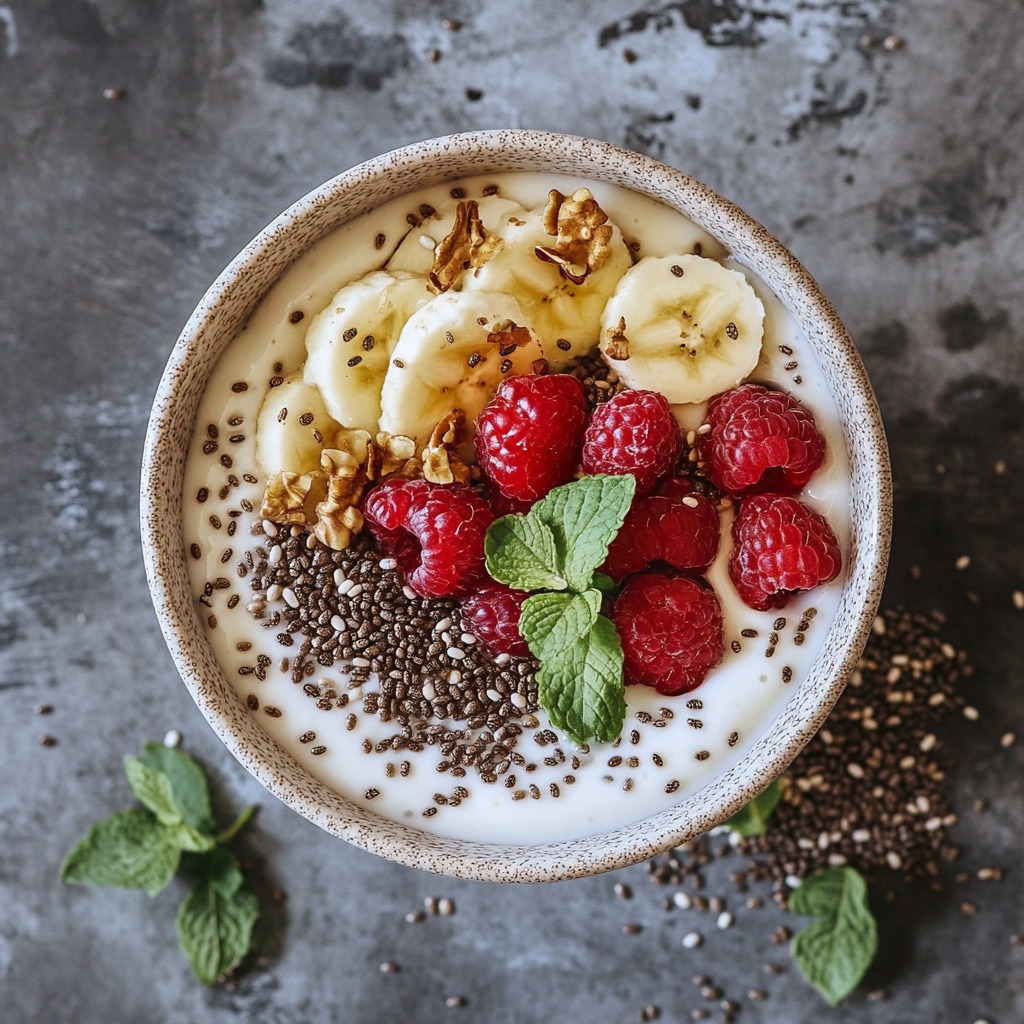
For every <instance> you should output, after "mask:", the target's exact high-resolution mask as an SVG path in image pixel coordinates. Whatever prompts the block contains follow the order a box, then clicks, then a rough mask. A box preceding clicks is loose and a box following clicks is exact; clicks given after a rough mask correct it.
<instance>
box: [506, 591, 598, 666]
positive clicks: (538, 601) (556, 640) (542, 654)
mask: <svg viewBox="0 0 1024 1024" xmlns="http://www.w3.org/2000/svg"><path fill="white" fill-rule="evenodd" d="M600 610H601V595H600V594H599V593H598V592H597V591H596V590H588V591H587V592H586V593H585V594H572V593H566V592H565V591H562V592H559V593H552V592H550V591H549V592H547V593H544V594H534V595H533V596H532V597H528V598H527V599H526V600H525V601H524V602H523V610H522V612H521V613H520V616H519V632H520V633H522V635H523V639H524V640H525V641H526V643H527V645H528V646H529V648H530V651H531V652H532V654H533V656H534V657H535V658H539V659H540V660H541V661H549V660H551V659H553V658H557V657H558V656H559V655H560V654H561V653H562V651H564V650H565V649H566V648H568V647H572V646H573V644H575V643H576V642H577V641H578V640H579V639H580V638H581V637H584V636H586V635H587V634H588V633H590V631H591V629H593V626H594V622H595V621H596V620H597V614H598V612H599V611H600Z"/></svg>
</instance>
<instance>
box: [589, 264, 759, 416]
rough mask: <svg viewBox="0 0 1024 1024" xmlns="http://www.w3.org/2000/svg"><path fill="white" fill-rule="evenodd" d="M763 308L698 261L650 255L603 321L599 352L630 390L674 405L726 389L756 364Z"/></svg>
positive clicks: (735, 278)
mask: <svg viewBox="0 0 1024 1024" xmlns="http://www.w3.org/2000/svg"><path fill="white" fill-rule="evenodd" d="M763 333H764V306H763V305H762V304H761V300H760V299H759V298H758V297H757V295H756V294H755V293H754V289H753V288H751V286H750V284H749V283H748V282H747V279H746V278H745V277H744V276H743V275H742V274H740V273H738V272H737V271H735V270H727V269H726V268H725V267H723V266H722V265H721V264H720V263H716V262H715V261H714V260H711V259H705V258H704V257H702V256H657V257H656V256H648V257H647V258H646V259H642V260H640V262H639V263H637V265H636V266H635V267H633V268H632V269H630V270H628V271H627V272H626V273H625V274H624V275H623V277H622V280H621V281H619V284H618V287H616V289H615V293H614V295H612V297H611V298H610V299H609V300H608V304H607V306H606V307H605V310H604V315H603V316H602V318H601V352H602V353H603V354H604V357H605V359H606V360H607V362H608V364H609V365H610V366H611V367H613V368H614V370H615V372H616V373H617V374H618V375H619V379H620V380H621V381H622V382H623V383H624V384H626V385H628V386H629V387H631V388H640V389H644V390H650V391H660V392H661V393H662V394H663V395H664V396H665V397H666V398H667V399H668V400H669V402H670V403H672V404H677V403H683V402H703V401H705V400H706V399H708V398H710V397H711V396H712V395H716V394H718V393H719V392H720V391H727V390H728V389H729V388H731V387H734V386H735V385H736V384H738V383H739V382H740V381H741V380H743V378H744V377H746V376H747V375H748V374H749V373H751V371H753V369H754V367H755V366H756V365H757V360H758V357H759V355H760V353H761V338H762V335H763Z"/></svg>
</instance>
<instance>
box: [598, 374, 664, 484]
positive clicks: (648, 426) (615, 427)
mask: <svg viewBox="0 0 1024 1024" xmlns="http://www.w3.org/2000/svg"><path fill="white" fill-rule="evenodd" d="M681 444H682V437H681V436H680V433H679V426H678V425H677V423H676V421H675V419H674V418H673V416H672V411H671V410H670V409H669V407H668V402H667V401H666V399H665V396H664V395H660V394H658V393H657V392H656V391H620V392H619V393H618V394H617V395H616V396H615V397H614V398H613V399H611V400H610V401H608V402H605V403H604V405H599V406H598V407H597V408H596V409H595V410H594V412H593V415H592V416H591V417H590V424H589V425H588V427H587V432H586V434H585V435H584V436H583V471H584V472H585V473H587V474H589V475H590V476H593V475H594V474H595V473H611V474H612V475H614V476H621V475H623V474H625V473H632V474H633V476H635V477H636V493H637V494H638V495H640V496H641V497H642V496H643V495H645V494H650V493H651V491H653V490H654V486H655V484H656V483H657V482H658V480H659V479H660V478H661V477H663V476H664V475H665V474H666V473H668V472H669V470H671V469H672V467H673V466H674V465H675V464H676V459H678V458H679V450H680V447H681Z"/></svg>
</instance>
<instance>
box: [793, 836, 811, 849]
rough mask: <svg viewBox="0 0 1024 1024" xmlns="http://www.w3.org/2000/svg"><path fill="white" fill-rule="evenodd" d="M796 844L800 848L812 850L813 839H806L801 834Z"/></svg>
mask: <svg viewBox="0 0 1024 1024" xmlns="http://www.w3.org/2000/svg"><path fill="white" fill-rule="evenodd" d="M796 845H797V846H798V847H799V848H800V849H801V850H813V849H814V840H813V839H808V838H807V837H806V836H801V837H800V838H799V839H798V840H797V841H796Z"/></svg>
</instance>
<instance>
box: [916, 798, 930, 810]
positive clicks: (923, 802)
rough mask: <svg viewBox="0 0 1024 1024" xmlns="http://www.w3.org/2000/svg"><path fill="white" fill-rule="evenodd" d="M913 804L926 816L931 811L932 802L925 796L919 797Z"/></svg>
mask: <svg viewBox="0 0 1024 1024" xmlns="http://www.w3.org/2000/svg"><path fill="white" fill-rule="evenodd" d="M914 804H915V805H916V806H917V809H918V810H919V811H920V812H921V813H922V814H927V813H928V812H929V811H930V810H931V809H932V802H931V800H929V799H928V797H926V796H919V797H918V798H917V799H916V800H915V801H914Z"/></svg>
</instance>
